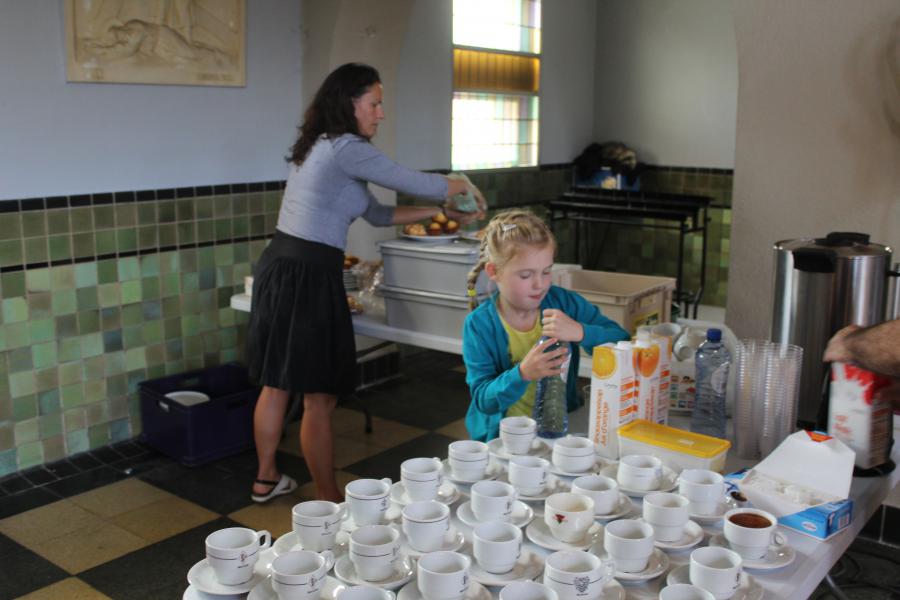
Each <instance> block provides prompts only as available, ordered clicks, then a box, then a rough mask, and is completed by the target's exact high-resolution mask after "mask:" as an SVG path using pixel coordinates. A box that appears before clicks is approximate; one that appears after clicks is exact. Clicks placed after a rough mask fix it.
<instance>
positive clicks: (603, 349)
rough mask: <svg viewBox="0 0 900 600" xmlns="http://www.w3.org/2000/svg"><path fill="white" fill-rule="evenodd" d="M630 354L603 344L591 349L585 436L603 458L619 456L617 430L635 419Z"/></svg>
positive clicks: (627, 350) (630, 352)
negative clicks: (592, 352) (587, 420)
mask: <svg viewBox="0 0 900 600" xmlns="http://www.w3.org/2000/svg"><path fill="white" fill-rule="evenodd" d="M633 360H634V358H633V352H632V350H631V349H630V348H628V349H623V348H617V347H615V345H613V344H604V345H603V346H597V347H595V348H594V356H593V361H592V363H593V364H592V369H591V397H590V400H589V402H590V405H589V413H588V414H589V417H588V418H589V422H588V437H590V438H591V439H592V440H593V441H594V443H595V444H597V446H598V447H599V452H600V454H601V455H602V456H604V457H606V458H613V459H617V458H618V457H619V441H618V440H619V438H618V435H617V430H618V429H619V427H620V426H622V425H624V424H626V423H629V422H630V421H631V420H632V419H633V418H634V410H635V380H634V370H633V366H632V365H633Z"/></svg>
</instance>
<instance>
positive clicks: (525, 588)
mask: <svg viewBox="0 0 900 600" xmlns="http://www.w3.org/2000/svg"><path fill="white" fill-rule="evenodd" d="M500 600H559V596H558V595H557V593H556V592H555V591H554V590H552V589H550V588H549V587H547V586H546V585H544V584H542V583H538V582H536V581H516V582H513V583H509V584H507V585H506V586H504V587H503V588H502V589H501V590H500Z"/></svg>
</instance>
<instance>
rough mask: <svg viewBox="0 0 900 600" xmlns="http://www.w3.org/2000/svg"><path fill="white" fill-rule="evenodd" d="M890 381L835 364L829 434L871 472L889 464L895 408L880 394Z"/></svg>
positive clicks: (846, 365) (862, 466) (863, 467)
mask: <svg viewBox="0 0 900 600" xmlns="http://www.w3.org/2000/svg"><path fill="white" fill-rule="evenodd" d="M889 384H890V380H889V379H887V378H886V377H882V376H881V375H876V374H875V373H872V372H871V371H866V370H864V369H860V368H859V367H857V366H855V365H851V364H847V363H839V362H836V363H832V365H831V390H830V396H829V405H828V433H829V434H830V435H832V436H834V437H836V438H837V439H839V440H841V441H842V442H844V443H845V444H846V445H847V446H849V447H850V449H851V450H853V451H854V452H855V453H856V461H855V464H856V466H857V467H859V468H860V469H870V468H872V467H876V466H878V465H880V464H883V463H885V462H887V460H888V454H889V453H890V450H891V449H890V443H891V427H892V418H893V417H892V416H891V414H892V408H891V403H890V402H887V401H884V400H882V399H881V398H880V397H879V395H878V390H880V389H881V388H883V387H885V386H887V385H889Z"/></svg>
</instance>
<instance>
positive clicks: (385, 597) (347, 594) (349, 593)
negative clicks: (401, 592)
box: [336, 585, 397, 600]
mask: <svg viewBox="0 0 900 600" xmlns="http://www.w3.org/2000/svg"><path fill="white" fill-rule="evenodd" d="M396 598H397V596H396V594H394V592H391V591H389V590H385V589H382V588H380V587H376V586H374V585H353V586H350V587H346V588H344V589H342V590H341V591H340V592H338V593H337V597H336V600H395V599H396Z"/></svg>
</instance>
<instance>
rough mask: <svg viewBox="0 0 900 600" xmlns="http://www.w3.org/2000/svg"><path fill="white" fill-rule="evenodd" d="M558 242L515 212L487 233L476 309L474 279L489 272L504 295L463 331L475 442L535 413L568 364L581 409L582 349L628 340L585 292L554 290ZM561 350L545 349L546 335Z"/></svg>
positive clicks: (571, 391) (571, 390) (573, 403)
mask: <svg viewBox="0 0 900 600" xmlns="http://www.w3.org/2000/svg"><path fill="white" fill-rule="evenodd" d="M555 254H556V240H555V239H554V238H553V234H552V233H551V232H550V228H549V227H547V224H546V223H544V222H543V221H542V220H541V219H539V218H538V217H536V216H535V215H534V214H532V213H530V212H528V211H524V210H510V211H506V212H502V213H499V214H497V216H495V217H494V218H493V219H491V222H490V223H489V224H488V226H487V227H486V228H485V232H484V237H483V238H482V240H481V256H480V260H479V261H478V264H477V265H475V268H473V269H472V271H471V272H470V273H469V279H468V288H469V295H470V296H471V297H472V299H473V306H474V304H475V281H476V279H477V278H478V274H479V273H480V272H481V271H482V270H485V271H486V272H487V274H488V276H489V277H490V279H491V280H492V281H493V282H494V283H496V285H497V288H498V290H499V291H498V292H497V293H495V294H494V295H493V296H492V297H491V298H490V299H489V300H487V301H485V302H484V303H483V304H481V305H480V306H478V307H477V308H475V309H474V311H473V312H472V313H470V314H469V315H468V316H467V317H466V322H465V325H464V326H463V360H464V361H465V364H466V382H467V383H468V384H469V390H470V392H471V394H472V403H471V404H470V405H469V411H468V413H467V414H466V428H467V429H468V430H469V436H470V437H471V438H472V439H473V440H480V441H483V442H486V441H488V440H491V439H493V438H495V437H497V436H498V435H499V429H500V420H501V419H503V418H504V417H507V416H514V415H525V416H529V417H530V416H531V411H532V408H533V407H534V391H535V387H536V382H537V381H538V380H540V379H541V378H543V377H546V376H548V375H556V374H559V373H560V371H561V370H562V369H563V368H564V365H565V363H566V359H567V357H568V355H569V354H570V353H571V356H572V360H571V361H569V367H568V369H569V370H568V379H567V382H566V398H567V403H568V408H569V410H573V409H574V408H576V407H577V406H578V400H577V398H576V395H575V386H576V379H577V377H578V348H577V345H578V344H580V345H581V346H582V347H583V348H585V349H586V350H588V351H591V350H592V349H593V347H594V346H597V345H599V344H604V343H606V342H616V341H619V340H626V339H628V338H629V335H628V333H627V332H626V331H625V330H624V329H622V328H621V327H620V326H619V325H617V324H616V323H615V322H613V321H611V320H610V319H607V318H606V317H604V316H603V315H602V314H600V311H599V310H598V309H597V307H596V306H594V305H592V304H589V303H588V302H587V300H585V299H584V298H582V297H581V296H579V295H578V294H576V293H574V292H571V291H569V290H565V289H563V288H560V287H557V286H554V285H551V283H550V269H551V267H552V266H553V258H554V256H555ZM542 335H543V336H547V337H549V338H550V339H549V340H548V343H550V344H553V343H555V342H557V341H559V342H561V343H562V344H561V346H562V347H561V348H560V349H558V350H555V351H551V352H544V350H545V349H546V348H547V344H542V345H541V346H540V347H536V346H535V344H537V342H538V340H539V339H540V338H541V336H542Z"/></svg>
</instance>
